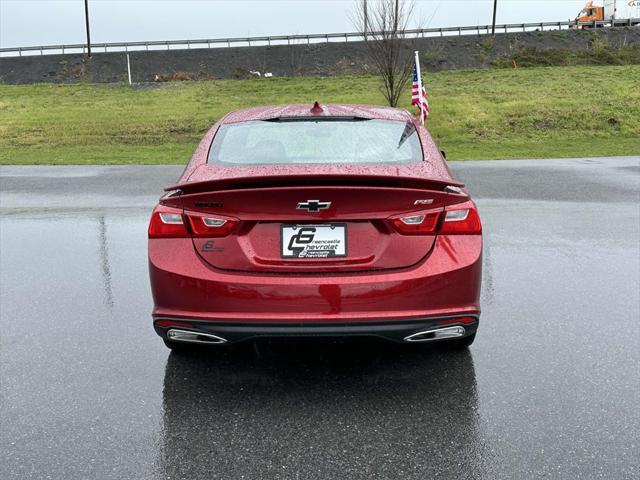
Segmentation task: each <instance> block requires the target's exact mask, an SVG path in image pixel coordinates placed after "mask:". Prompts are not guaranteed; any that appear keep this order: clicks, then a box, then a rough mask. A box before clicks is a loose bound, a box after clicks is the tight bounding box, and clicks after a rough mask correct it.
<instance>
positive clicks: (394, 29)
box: [393, 0, 400, 33]
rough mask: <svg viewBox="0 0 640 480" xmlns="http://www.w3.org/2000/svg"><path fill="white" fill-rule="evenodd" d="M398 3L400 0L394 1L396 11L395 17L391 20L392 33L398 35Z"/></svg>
mask: <svg viewBox="0 0 640 480" xmlns="http://www.w3.org/2000/svg"><path fill="white" fill-rule="evenodd" d="M399 2H400V0H396V11H395V17H394V19H393V32H394V33H398V3H399Z"/></svg>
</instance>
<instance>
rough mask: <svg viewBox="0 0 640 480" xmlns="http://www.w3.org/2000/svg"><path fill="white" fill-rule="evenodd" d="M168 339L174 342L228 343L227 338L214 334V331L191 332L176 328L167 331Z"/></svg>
mask: <svg viewBox="0 0 640 480" xmlns="http://www.w3.org/2000/svg"><path fill="white" fill-rule="evenodd" d="M167 340H171V341H172V342H185V343H200V344H203V345H219V344H221V343H227V339H226V338H222V337H219V336H218V335H213V334H212V333H200V332H191V331H189V330H178V329H175V328H172V329H170V330H169V331H168V332H167Z"/></svg>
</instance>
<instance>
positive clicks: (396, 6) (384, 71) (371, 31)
mask: <svg viewBox="0 0 640 480" xmlns="http://www.w3.org/2000/svg"><path fill="white" fill-rule="evenodd" d="M356 2H357V3H356V12H355V15H354V17H353V22H354V25H355V27H356V28H358V30H360V31H362V32H363V35H364V37H365V39H366V45H367V55H368V57H369V61H370V63H371V64H372V65H373V67H374V68H375V70H376V71H377V73H378V74H379V75H380V79H381V80H382V85H381V88H380V90H381V91H382V94H383V95H384V97H385V99H386V100H387V103H389V105H390V106H392V107H397V106H398V103H399V102H400V97H401V95H402V93H403V92H404V91H405V88H406V86H407V84H408V83H409V80H410V79H411V76H412V72H413V70H412V62H413V57H412V48H411V47H412V46H413V44H412V43H411V42H410V41H409V40H407V39H404V38H401V35H399V34H398V32H402V31H403V30H406V29H407V27H408V24H409V19H410V18H411V14H412V12H413V1H408V0H369V1H368V2H365V1H364V0H356Z"/></svg>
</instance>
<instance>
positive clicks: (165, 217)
mask: <svg viewBox="0 0 640 480" xmlns="http://www.w3.org/2000/svg"><path fill="white" fill-rule="evenodd" d="M237 225H238V220H237V219H235V218H230V217H221V216H218V215H209V214H206V213H196V212H184V213H183V212H182V210H180V209H178V208H171V207H165V206H164V205H158V206H157V207H156V208H155V210H154V211H153V214H151V221H150V222H149V238H189V237H191V236H193V237H209V238H211V237H226V236H227V235H229V234H230V233H231V232H232V231H233V230H235V228H236V226H237Z"/></svg>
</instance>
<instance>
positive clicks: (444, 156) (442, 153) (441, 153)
mask: <svg viewBox="0 0 640 480" xmlns="http://www.w3.org/2000/svg"><path fill="white" fill-rule="evenodd" d="M440 155H442V158H444V159H445V160H446V159H447V154H446V153H445V151H444V150H440Z"/></svg>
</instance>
